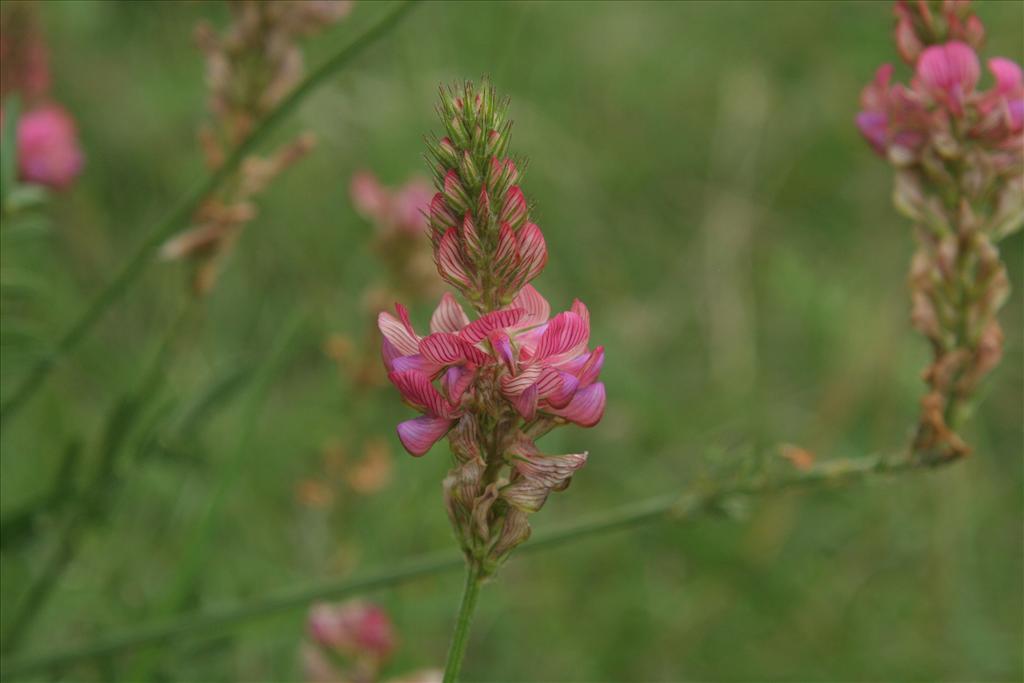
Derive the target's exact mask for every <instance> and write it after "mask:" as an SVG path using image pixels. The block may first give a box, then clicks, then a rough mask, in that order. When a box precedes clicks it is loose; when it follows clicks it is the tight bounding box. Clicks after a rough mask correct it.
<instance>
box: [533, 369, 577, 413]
mask: <svg viewBox="0 0 1024 683" xmlns="http://www.w3.org/2000/svg"><path fill="white" fill-rule="evenodd" d="M579 386H580V381H579V380H578V379H577V378H576V376H575V375H570V374H569V373H567V372H559V371H558V370H555V369H554V368H545V371H544V373H543V374H542V375H541V378H540V379H539V380H538V381H537V392H538V395H539V396H540V398H541V399H542V400H544V402H545V403H546V404H547V405H549V406H551V407H552V408H564V407H565V406H566V405H568V403H569V401H571V400H572V397H573V396H574V395H575V394H576V390H577V389H578V388H579Z"/></svg>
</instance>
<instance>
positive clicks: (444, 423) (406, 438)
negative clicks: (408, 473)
mask: <svg viewBox="0 0 1024 683" xmlns="http://www.w3.org/2000/svg"><path fill="white" fill-rule="evenodd" d="M454 423H455V420H450V419H445V418H440V417H428V416H426V415H424V416H423V417H417V418H416V419H414V420H406V421H405V422H401V423H399V425H398V438H399V439H400V440H401V442H402V445H403V446H405V450H407V451H409V453H410V455H415V456H420V455H423V454H424V453H426V452H427V451H429V450H430V447H431V446H433V445H434V444H435V443H437V441H438V439H440V438H442V437H443V436H444V435H445V434H447V433H448V430H449V429H451V427H452V425H453V424H454Z"/></svg>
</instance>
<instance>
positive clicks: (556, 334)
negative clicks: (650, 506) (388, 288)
mask: <svg viewBox="0 0 1024 683" xmlns="http://www.w3.org/2000/svg"><path fill="white" fill-rule="evenodd" d="M396 311H397V313H398V316H397V317H395V316H392V315H391V314H389V313H381V314H380V317H379V326H380V331H381V334H382V335H383V338H384V339H383V356H384V363H385V365H386V367H387V369H388V377H389V378H390V379H391V381H392V383H393V384H394V385H395V386H396V387H397V388H398V390H399V392H401V394H402V397H403V398H404V399H405V400H406V402H407V403H409V404H410V405H411V406H413V407H414V408H416V409H417V410H419V411H421V412H422V413H424V415H423V416H422V417H418V418H416V419H413V420H407V421H405V422H403V423H401V424H400V425H399V426H398V435H399V438H400V439H401V441H402V445H404V446H405V448H406V450H408V451H409V452H410V453H411V454H413V455H417V456H419V455H423V454H424V453H426V452H427V451H428V450H430V447H431V446H433V445H434V443H435V442H436V441H437V440H439V439H440V438H442V437H443V436H444V435H445V434H447V433H448V430H449V429H451V427H452V426H453V425H454V424H455V422H456V420H457V419H458V418H459V417H461V416H462V415H463V414H464V413H465V410H466V406H468V405H471V404H472V403H473V402H474V401H475V399H476V392H475V388H474V380H475V379H476V378H477V377H478V375H480V374H481V373H483V374H486V375H487V376H488V378H489V379H490V380H491V381H495V380H496V381H497V386H498V387H499V390H500V394H501V396H502V397H504V398H505V399H506V400H507V401H508V402H509V403H510V404H511V405H512V406H513V407H514V408H515V410H516V412H517V413H518V414H519V415H520V416H521V417H522V418H523V419H524V420H527V421H531V420H535V419H538V417H541V418H549V419H553V418H562V419H564V420H567V421H569V422H573V423H575V424H578V425H580V426H583V427H591V426H593V425H595V424H597V422H598V421H600V419H601V416H602V415H603V414H604V407H605V390H604V385H603V384H602V383H600V382H597V381H596V380H597V378H598V375H599V374H600V372H601V366H602V364H603V363H604V348H603V347H598V348H597V349H595V350H593V351H590V350H589V349H588V347H587V342H588V340H589V337H590V316H589V313H588V312H587V308H586V306H584V305H583V303H582V302H580V301H579V300H577V301H575V302H573V305H572V308H571V310H569V311H566V312H564V313H559V314H558V315H556V316H555V317H553V318H551V319H550V320H549V319H548V316H549V315H550V311H551V307H550V305H549V304H548V302H547V301H546V300H545V299H544V297H543V296H541V294H540V293H539V292H538V291H537V290H536V289H534V288H533V287H532V286H531V285H526V286H525V287H523V289H522V290H521V291H520V293H519V294H518V295H517V296H516V298H515V299H514V300H513V301H512V303H511V304H510V305H509V306H507V307H504V308H502V309H500V310H498V311H494V312H492V313H488V314H485V315H483V316H481V317H480V318H478V319H477V320H475V321H473V322H470V321H469V318H468V316H467V315H466V313H465V311H464V310H463V309H462V306H460V305H459V303H458V302H457V301H456V300H455V298H454V297H453V296H452V295H451V294H445V295H444V297H443V298H442V299H441V303H440V304H439V305H438V307H437V309H436V310H435V311H434V314H433V316H432V317H431V322H430V332H431V333H430V334H429V335H427V336H426V337H420V336H419V335H417V334H416V332H415V330H413V328H412V325H411V324H410V323H409V315H408V312H407V311H406V310H405V308H404V307H403V306H402V305H401V304H396ZM434 380H438V384H439V385H440V390H439V389H438V388H435V386H434V384H433V381H434Z"/></svg>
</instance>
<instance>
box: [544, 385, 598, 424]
mask: <svg viewBox="0 0 1024 683" xmlns="http://www.w3.org/2000/svg"><path fill="white" fill-rule="evenodd" d="M604 405H605V392H604V384H602V383H601V382H598V383H597V384H591V385H590V386H589V387H584V388H583V389H580V390H579V391H577V392H576V395H575V396H573V397H572V401H570V402H569V405H567V406H566V407H565V408H554V409H551V410H548V411H547V412H549V413H552V414H553V415H559V416H561V417H564V418H565V419H567V420H569V421H570V422H575V423H576V424H578V425H580V426H581V427H593V426H594V425H596V424H597V423H598V422H600V421H601V418H602V417H603V416H604Z"/></svg>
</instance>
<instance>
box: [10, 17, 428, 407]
mask: <svg viewBox="0 0 1024 683" xmlns="http://www.w3.org/2000/svg"><path fill="white" fill-rule="evenodd" d="M415 2H416V0H405V1H404V2H402V3H401V4H399V5H398V6H397V7H396V8H395V9H394V10H392V11H391V12H389V13H388V14H387V15H385V16H384V18H382V19H381V20H380V21H379V22H377V23H376V24H374V25H373V26H371V27H370V28H369V29H367V30H366V32H365V33H363V34H362V35H360V36H359V37H358V38H356V39H355V40H354V41H352V42H351V43H349V44H348V45H347V46H345V47H344V48H342V49H341V50H339V51H338V52H337V53H336V54H335V55H334V56H333V57H331V58H330V59H328V60H327V61H326V62H325V63H324V64H323V65H321V66H320V67H319V68H318V69H316V70H315V71H313V72H312V73H310V74H309V76H307V77H306V78H305V80H303V81H302V82H301V83H300V84H299V85H298V86H296V88H295V89H294V90H292V92H291V94H289V95H288V96H287V97H286V98H284V99H283V100H282V101H281V103H280V104H278V105H277V107H276V108H275V109H274V110H273V111H271V112H270V113H269V114H267V116H266V117H265V118H264V119H263V121H262V122H261V123H260V125H259V126H257V127H256V128H255V129H254V130H253V131H252V133H251V134H250V135H249V137H247V138H246V139H245V141H243V142H242V144H240V145H239V146H238V147H236V148H235V150H234V152H232V153H231V155H230V156H229V157H228V158H227V159H226V160H225V161H224V164H223V165H221V167H220V168H218V169H217V170H216V171H214V172H213V173H212V174H210V175H209V176H207V177H206V178H204V179H202V180H200V181H199V182H198V183H196V184H195V186H194V187H193V189H192V190H191V191H190V192H188V193H187V194H186V195H185V196H184V197H183V198H182V199H181V200H180V201H179V202H178V204H177V206H176V207H175V208H174V210H172V211H171V212H170V213H169V214H168V215H167V216H166V217H165V218H164V219H163V220H162V221H160V223H158V224H157V225H156V226H155V227H154V228H153V229H152V230H151V231H150V232H149V235H148V236H147V237H146V238H145V240H143V242H142V244H141V245H140V246H139V247H138V249H137V250H136V252H135V253H134V254H133V255H132V256H131V258H129V259H128V261H127V262H126V263H125V264H124V265H123V266H122V267H121V270H120V271H118V273H117V275H115V276H114V279H113V280H111V281H110V282H109V283H108V284H107V285H106V286H105V287H104V288H103V289H102V290H101V291H100V292H99V294H97V295H96V297H95V298H94V299H93V300H92V302H91V303H90V304H89V305H88V306H87V307H86V309H85V311H84V312H83V313H82V314H81V315H80V316H79V317H78V318H77V319H76V320H75V322H74V323H72V324H71V326H70V327H68V329H67V331H65V332H64V334H63V335H61V336H60V337H59V338H58V339H57V342H56V343H55V344H54V345H53V348H52V349H50V350H49V351H48V352H47V353H46V354H44V355H43V356H42V357H41V358H40V359H39V360H38V361H36V363H35V365H33V366H32V368H31V369H30V370H29V371H28V374H27V375H25V377H24V379H22V381H21V383H20V384H18V386H17V387H16V388H15V389H14V391H12V392H11V394H10V395H9V396H7V397H6V398H4V399H3V402H2V403H0V427H2V426H3V425H5V424H7V422H8V420H10V419H11V418H12V417H14V415H15V414H16V413H17V412H18V411H19V410H20V409H21V408H22V406H24V404H25V403H26V402H27V401H28V400H29V399H30V398H31V397H32V396H33V394H35V392H36V391H37V390H38V389H39V388H40V387H41V386H42V384H43V382H44V381H45V380H46V378H47V377H48V376H49V374H50V372H51V371H52V370H53V368H54V366H55V365H56V364H57V362H58V361H60V359H61V358H63V357H64V355H66V354H67V353H68V352H70V351H71V350H72V349H74V348H75V347H76V346H77V345H78V344H79V343H80V342H81V341H82V340H83V339H84V338H85V337H86V336H87V335H88V334H89V332H90V331H91V330H92V328H93V327H94V326H95V325H96V323H97V322H99V320H100V319H101V318H102V317H103V314H104V313H106V312H107V310H108V309H109V308H110V307H111V306H112V305H113V304H114V303H115V302H117V300H118V299H120V298H121V297H122V296H124V294H125V293H126V292H127V291H128V289H129V287H130V286H131V285H132V284H133V283H134V282H135V281H136V280H137V279H138V278H139V276H141V275H142V273H143V272H144V271H145V269H146V268H147V266H148V265H149V264H150V263H151V261H152V257H153V255H154V254H155V253H156V251H157V250H158V249H159V248H160V245H161V244H163V242H164V241H165V240H166V239H167V238H168V237H170V236H171V235H172V234H173V233H175V232H176V231H178V230H180V229H181V228H182V227H184V226H185V224H186V223H187V222H188V221H189V220H190V219H191V217H192V215H193V214H194V213H195V211H196V209H198V208H199V206H200V205H201V204H202V203H203V200H205V199H206V198H207V197H208V196H209V195H210V194H212V193H213V192H214V191H215V190H216V189H217V188H218V187H220V185H221V183H223V182H224V181H225V180H227V179H228V178H229V177H231V176H232V174H234V172H235V171H236V169H237V168H238V166H239V164H241V163H242V161H243V160H244V159H245V158H246V157H247V156H249V155H250V154H251V153H252V152H253V151H255V149H256V148H257V147H258V146H259V145H260V144H262V143H263V142H264V141H265V140H266V139H267V137H268V136H269V135H270V133H271V132H273V130H274V129H275V128H277V126H278V125H280V123H281V122H282V121H283V120H284V119H285V118H286V117H287V116H288V115H290V114H291V113H292V112H293V111H295V109H296V108H297V107H298V106H299V104H300V103H301V102H302V101H303V100H305V99H306V98H307V97H308V96H309V95H310V94H312V93H313V92H314V91H315V90H316V89H317V88H318V87H319V86H320V85H322V84H323V83H324V82H325V81H326V80H327V78H328V77H329V76H331V75H332V74H333V73H334V72H335V71H337V70H338V69H340V68H342V67H343V66H345V65H346V64H348V63H349V62H350V61H352V60H353V59H354V58H355V57H357V56H358V55H359V54H360V53H362V52H363V50H365V49H366V48H367V47H369V46H370V45H372V44H373V43H374V42H375V41H377V40H378V39H380V38H381V37H382V36H384V35H386V34H387V33H388V31H390V30H391V29H392V28H394V27H395V26H396V25H397V24H398V22H399V21H400V20H401V19H402V17H403V16H404V15H405V13H406V12H408V11H409V9H411V8H412V6H413V5H414V4H415Z"/></svg>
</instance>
